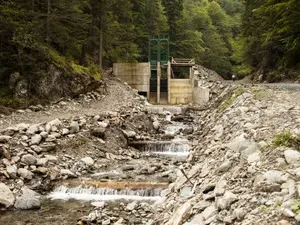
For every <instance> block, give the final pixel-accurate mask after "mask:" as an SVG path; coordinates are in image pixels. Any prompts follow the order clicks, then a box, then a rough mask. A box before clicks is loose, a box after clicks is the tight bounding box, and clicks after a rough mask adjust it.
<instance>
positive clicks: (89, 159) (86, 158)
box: [81, 157, 94, 166]
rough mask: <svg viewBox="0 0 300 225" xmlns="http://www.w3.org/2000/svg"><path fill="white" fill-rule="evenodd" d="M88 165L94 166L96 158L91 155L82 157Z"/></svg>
mask: <svg viewBox="0 0 300 225" xmlns="http://www.w3.org/2000/svg"><path fill="white" fill-rule="evenodd" d="M81 161H82V162H84V163H85V164H86V165H87V166H92V165H93V164H94V160H93V159H92V158H91V157H85V158H82V159H81Z"/></svg>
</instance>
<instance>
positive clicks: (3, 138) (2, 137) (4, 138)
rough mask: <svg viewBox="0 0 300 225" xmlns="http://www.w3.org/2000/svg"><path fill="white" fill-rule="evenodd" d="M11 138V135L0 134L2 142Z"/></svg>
mask: <svg viewBox="0 0 300 225" xmlns="http://www.w3.org/2000/svg"><path fill="white" fill-rule="evenodd" d="M10 139H11V136H8V135H1V136H0V143H7V142H8V141H9V140H10Z"/></svg>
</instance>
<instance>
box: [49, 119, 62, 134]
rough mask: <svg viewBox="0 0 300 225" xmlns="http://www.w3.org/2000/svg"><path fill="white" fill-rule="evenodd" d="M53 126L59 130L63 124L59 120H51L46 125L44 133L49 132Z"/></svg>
mask: <svg viewBox="0 0 300 225" xmlns="http://www.w3.org/2000/svg"><path fill="white" fill-rule="evenodd" d="M53 126H55V127H57V128H61V127H62V126H63V124H62V122H61V121H60V120H59V119H55V120H52V121H50V122H48V123H47V124H46V131H47V132H49V131H50V130H51V128H52V127H53Z"/></svg>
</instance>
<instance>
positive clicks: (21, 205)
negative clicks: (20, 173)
mask: <svg viewBox="0 0 300 225" xmlns="http://www.w3.org/2000/svg"><path fill="white" fill-rule="evenodd" d="M15 207H16V208H17V209H23V210H28V209H39V208H40V207H41V202H40V196H39V194H38V193H36V192H35V191H32V190H30V189H29V188H27V187H24V188H22V195H21V196H19V197H17V198H16V202H15Z"/></svg>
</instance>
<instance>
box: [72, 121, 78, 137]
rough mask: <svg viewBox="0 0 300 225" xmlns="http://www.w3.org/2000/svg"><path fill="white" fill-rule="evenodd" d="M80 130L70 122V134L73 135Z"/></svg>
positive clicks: (75, 123)
mask: <svg viewBox="0 0 300 225" xmlns="http://www.w3.org/2000/svg"><path fill="white" fill-rule="evenodd" d="M79 130H80V128H79V124H78V122H76V121H72V122H71V124H70V133H71V134H74V133H77V132H79Z"/></svg>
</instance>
